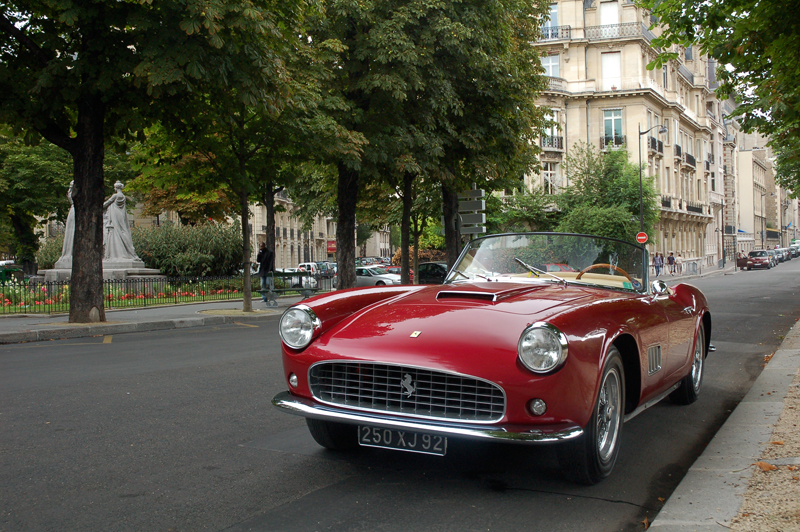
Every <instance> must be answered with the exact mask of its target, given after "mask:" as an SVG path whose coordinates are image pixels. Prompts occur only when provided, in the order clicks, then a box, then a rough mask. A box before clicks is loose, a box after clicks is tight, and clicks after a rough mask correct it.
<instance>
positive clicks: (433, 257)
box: [392, 247, 447, 266]
mask: <svg viewBox="0 0 800 532" xmlns="http://www.w3.org/2000/svg"><path fill="white" fill-rule="evenodd" d="M408 256H409V260H410V261H411V262H412V263H413V262H414V248H413V247H411V248H409V250H408ZM444 260H447V254H446V253H445V252H444V251H442V250H441V249H421V250H419V262H437V261H444ZM392 264H394V265H395V266H400V250H399V249H398V250H397V251H396V252H395V254H394V257H392Z"/></svg>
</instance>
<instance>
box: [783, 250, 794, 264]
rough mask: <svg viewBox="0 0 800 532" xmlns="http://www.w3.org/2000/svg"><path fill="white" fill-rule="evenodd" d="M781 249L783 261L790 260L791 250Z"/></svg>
mask: <svg viewBox="0 0 800 532" xmlns="http://www.w3.org/2000/svg"><path fill="white" fill-rule="evenodd" d="M781 251H782V252H783V260H784V261H787V260H792V251H791V250H790V249H789V248H781Z"/></svg>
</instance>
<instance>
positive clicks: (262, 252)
mask: <svg viewBox="0 0 800 532" xmlns="http://www.w3.org/2000/svg"><path fill="white" fill-rule="evenodd" d="M256 262H258V275H259V277H261V290H262V293H261V301H263V302H264V303H266V302H267V300H268V298H267V294H265V293H264V291H265V290H273V289H274V288H275V286H274V285H273V282H274V280H273V276H272V275H270V274H271V273H272V272H274V271H275V253H273V252H272V250H270V249H269V248H268V247H267V245H266V244H265V243H264V242H262V243H261V245H260V246H259V248H258V255H256Z"/></svg>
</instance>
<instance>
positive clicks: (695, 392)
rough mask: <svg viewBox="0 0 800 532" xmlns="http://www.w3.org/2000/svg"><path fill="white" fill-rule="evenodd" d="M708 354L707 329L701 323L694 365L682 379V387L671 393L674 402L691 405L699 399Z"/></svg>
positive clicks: (696, 341) (695, 348)
mask: <svg viewBox="0 0 800 532" xmlns="http://www.w3.org/2000/svg"><path fill="white" fill-rule="evenodd" d="M706 354H707V353H706V331H705V328H703V324H702V323H701V324H700V327H699V328H698V329H697V335H696V336H695V338H694V351H693V356H692V358H693V361H692V367H691V369H690V370H689V374H688V375H686V376H685V377H684V378H683V379H681V386H680V388H678V389H677V390H675V391H674V392H672V393H671V394H670V395H669V398H670V400H671V401H672V402H674V403H677V404H679V405H690V404H692V403H694V402H695V401H697V397H698V396H699V395H700V386H701V385H702V384H703V373H704V371H703V370H704V368H705V360H706Z"/></svg>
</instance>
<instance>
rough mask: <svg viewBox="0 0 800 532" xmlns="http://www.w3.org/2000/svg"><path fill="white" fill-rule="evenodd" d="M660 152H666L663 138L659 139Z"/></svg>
mask: <svg viewBox="0 0 800 532" xmlns="http://www.w3.org/2000/svg"><path fill="white" fill-rule="evenodd" d="M658 153H664V141H663V140H659V141H658Z"/></svg>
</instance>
